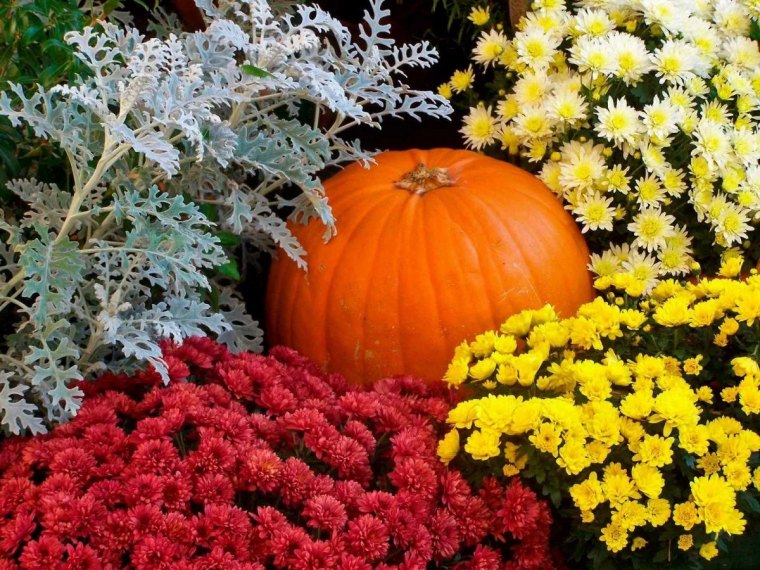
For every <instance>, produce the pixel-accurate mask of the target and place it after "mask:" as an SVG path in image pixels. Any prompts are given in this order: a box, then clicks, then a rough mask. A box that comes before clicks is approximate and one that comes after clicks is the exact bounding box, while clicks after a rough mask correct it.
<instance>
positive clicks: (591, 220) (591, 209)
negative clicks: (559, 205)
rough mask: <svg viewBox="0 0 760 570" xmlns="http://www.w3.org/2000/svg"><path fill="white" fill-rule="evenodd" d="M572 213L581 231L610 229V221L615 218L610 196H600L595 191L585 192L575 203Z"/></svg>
mask: <svg viewBox="0 0 760 570" xmlns="http://www.w3.org/2000/svg"><path fill="white" fill-rule="evenodd" d="M573 213H574V214H575V218H576V219H577V220H578V222H579V223H580V224H581V226H582V229H581V232H582V233H586V232H587V231H589V230H591V231H597V230H606V231H612V223H613V221H614V219H615V207H614V206H613V205H612V198H608V197H605V196H601V195H600V194H599V193H597V192H595V193H593V194H587V195H586V196H585V197H584V198H583V199H582V200H580V201H579V202H578V203H577V204H576V205H575V207H574V208H573Z"/></svg>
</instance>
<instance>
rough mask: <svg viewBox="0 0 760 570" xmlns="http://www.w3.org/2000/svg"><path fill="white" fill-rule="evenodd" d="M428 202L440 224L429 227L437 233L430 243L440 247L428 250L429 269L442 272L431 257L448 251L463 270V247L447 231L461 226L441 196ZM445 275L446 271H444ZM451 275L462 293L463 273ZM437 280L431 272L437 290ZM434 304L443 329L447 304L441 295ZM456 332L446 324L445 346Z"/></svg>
mask: <svg viewBox="0 0 760 570" xmlns="http://www.w3.org/2000/svg"><path fill="white" fill-rule="evenodd" d="M427 202H428V209H429V210H432V209H433V207H435V208H436V209H435V215H432V214H431V217H432V219H433V220H437V221H438V223H433V224H430V225H429V226H431V227H432V228H433V232H436V233H433V234H431V238H430V242H431V243H433V244H438V246H439V247H438V248H435V247H431V248H428V250H427V251H428V252H430V253H429V255H428V262H429V267H434V268H436V272H440V271H441V269H440V268H439V266H438V264H436V263H432V261H433V259H434V258H431V257H430V255H431V254H432V255H433V256H436V255H437V254H438V252H439V251H440V250H441V249H443V250H444V251H446V252H447V253H448V254H449V255H450V256H451V258H452V260H453V261H454V263H453V265H454V267H458V268H462V267H463V264H462V263H461V257H460V255H461V251H460V250H461V249H462V248H461V247H456V244H455V243H454V240H452V239H451V235H452V232H451V230H449V231H446V228H451V227H452V226H456V227H458V228H459V225H458V224H457V223H456V222H455V221H454V219H453V218H452V216H451V213H450V212H449V209H448V207H447V205H446V201H445V200H441V199H440V195H439V196H435V195H434V194H431V195H430V197H429V198H428V200H427ZM460 229H461V228H460ZM462 231H463V230H462ZM441 244H445V245H446V246H447V247H442V246H441ZM444 273H445V271H444ZM451 273H453V275H454V276H455V277H456V279H457V280H456V282H452V288H453V289H455V290H456V291H461V290H462V289H463V287H462V283H461V275H462V273H461V272H460V271H456V272H451ZM435 278H436V275H435V274H433V272H432V271H431V275H430V279H431V281H432V282H433V287H434V289H435V281H434V279H435ZM446 285H448V284H446ZM436 291H437V290H436ZM434 303H435V305H436V309H437V312H438V321H439V326H441V327H443V324H444V323H446V321H447V319H445V318H444V313H445V306H444V305H442V303H445V300H442V299H440V295H435V296H434ZM439 304H441V306H438V305H439ZM455 330H456V326H455V325H452V323H447V324H446V331H445V332H444V336H445V344H446V345H447V346H451V345H452V340H451V339H452V338H454V337H453V335H454V334H456V333H455V332H454V331H455ZM457 337H458V335H457ZM461 340H462V339H460V338H457V340H456V344H459V342H461ZM454 346H456V345H454Z"/></svg>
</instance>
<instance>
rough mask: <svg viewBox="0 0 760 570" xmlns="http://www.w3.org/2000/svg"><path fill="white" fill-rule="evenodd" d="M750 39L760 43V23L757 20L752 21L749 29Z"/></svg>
mask: <svg viewBox="0 0 760 570" xmlns="http://www.w3.org/2000/svg"><path fill="white" fill-rule="evenodd" d="M749 37H750V38H752V39H753V40H755V41H756V42H760V23H758V21H757V20H752V24H751V25H750V28H749Z"/></svg>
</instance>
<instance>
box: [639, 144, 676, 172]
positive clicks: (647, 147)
mask: <svg viewBox="0 0 760 570" xmlns="http://www.w3.org/2000/svg"><path fill="white" fill-rule="evenodd" d="M663 148H664V147H662V146H660V145H659V144H654V143H653V142H652V141H646V142H644V143H643V144H641V145H639V150H640V152H641V160H642V162H643V163H644V166H646V167H647V170H649V171H650V172H651V173H652V174H656V175H657V176H659V177H662V176H664V175H665V171H666V170H667V169H668V168H669V167H670V163H669V162H668V159H667V158H666V157H665V153H664V152H663Z"/></svg>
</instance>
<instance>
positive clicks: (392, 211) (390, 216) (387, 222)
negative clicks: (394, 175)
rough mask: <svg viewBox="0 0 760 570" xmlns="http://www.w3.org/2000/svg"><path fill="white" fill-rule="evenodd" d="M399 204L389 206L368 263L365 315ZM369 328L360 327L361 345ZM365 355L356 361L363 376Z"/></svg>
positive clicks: (365, 361) (364, 303) (365, 369)
mask: <svg viewBox="0 0 760 570" xmlns="http://www.w3.org/2000/svg"><path fill="white" fill-rule="evenodd" d="M398 206H401V207H402V209H403V208H405V207H406V205H405V203H404V202H401V203H399V204H394V207H392V208H388V213H387V216H386V218H385V219H384V220H383V223H382V225H380V227H379V229H380V231H379V233H378V234H377V235H378V237H379V239H378V240H377V242H376V248H375V255H374V256H373V262H372V263H370V264H368V268H369V269H370V275H368V276H367V289H366V294H365V295H364V299H363V302H362V303H361V305H359V306H360V307H362V308H363V309H362V310H364V311H365V315H366V307H367V306H368V304H369V297H370V295H371V294H372V292H373V282H374V279H373V277H374V273H375V271H376V268H377V267H378V263H377V258H378V257H379V256H380V255H381V254H382V253H384V249H383V246H385V245H387V243H388V242H387V241H385V240H384V239H383V237H384V236H385V234H386V231H387V230H388V228H389V227H390V226H392V223H393V222H394V221H395V220H396V219H397V216H398V212H397V208H398ZM399 257H400V256H399ZM397 275H398V273H397ZM399 289H400V287H399ZM367 328H368V327H367V325H366V324H364V325H363V326H361V327H360V328H359V335H361V343H360V346H365V344H364V343H365V339H366V337H367ZM364 356H366V355H363V357H362V358H361V359H360V360H359V362H358V363H356V364H357V366H358V367H360V369H361V373H362V377H364V375H365V374H366V373H367V365H368V363H367V358H365V357H364Z"/></svg>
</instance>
